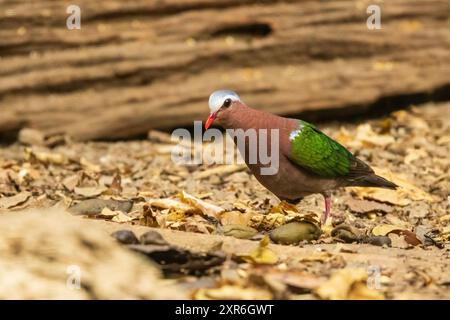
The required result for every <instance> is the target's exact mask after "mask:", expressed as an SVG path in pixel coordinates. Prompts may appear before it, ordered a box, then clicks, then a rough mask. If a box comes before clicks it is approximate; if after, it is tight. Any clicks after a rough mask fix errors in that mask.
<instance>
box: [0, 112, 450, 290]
mask: <svg viewBox="0 0 450 320" xmlns="http://www.w3.org/2000/svg"><path fill="white" fill-rule="evenodd" d="M319 127H320V128H321V129H323V130H324V132H326V133H327V134H329V135H331V136H332V137H334V138H336V139H337V140H338V141H340V142H341V143H342V144H344V145H345V146H347V147H348V148H349V149H350V150H351V151H352V152H354V153H355V154H356V155H357V156H358V157H360V158H361V159H363V160H365V161H367V162H368V163H369V164H370V165H371V166H373V167H374V168H375V169H376V171H377V172H378V173H379V174H381V175H383V176H385V177H386V178H388V179H390V180H392V181H394V182H396V183H397V184H399V185H400V186H401V188H399V189H398V190H397V191H390V190H376V189H370V188H348V189H346V190H338V191H336V192H335V194H334V202H333V211H334V212H335V213H337V214H339V215H340V218H337V219H334V221H333V224H332V225H331V224H327V225H320V223H319V217H320V215H321V214H322V210H323V200H322V198H321V196H320V195H313V196H309V197H307V198H305V199H304V200H303V201H302V202H300V203H299V204H298V205H297V206H290V205H287V204H280V203H279V201H278V200H277V199H276V198H275V197H274V196H273V195H272V194H271V193H270V192H269V191H267V190H265V189H264V188H263V187H262V186H261V185H259V183H258V182H257V181H256V180H255V178H254V177H252V176H251V175H250V173H249V171H248V170H247V169H246V167H245V166H243V165H239V164H237V165H177V164H175V163H174V162H173V161H172V160H171V152H172V150H173V148H174V144H173V142H171V141H170V135H168V134H166V133H162V132H155V131H152V132H150V133H149V139H148V140H139V141H123V142H87V143H77V142H72V141H71V140H70V139H69V138H68V137H65V136H59V135H53V136H45V135H43V134H40V133H39V132H37V131H34V130H29V129H24V130H22V131H21V132H20V135H19V142H17V143H14V144H12V145H8V146H6V145H5V146H2V147H1V148H0V168H1V170H0V214H3V215H6V214H13V212H15V211H21V210H24V209H27V208H40V209H43V208H44V209H45V208H50V207H54V206H57V207H58V208H67V209H68V210H69V211H70V212H71V213H72V215H74V216H77V217H81V218H83V219H85V220H87V222H89V223H91V224H92V225H96V226H98V227H99V228H101V229H102V230H104V231H105V232H104V236H105V237H106V238H110V236H109V234H110V233H112V232H114V231H118V230H124V229H126V230H132V231H133V232H134V233H135V234H136V235H137V236H140V235H142V234H143V233H145V232H147V231H149V230H157V231H158V232H159V234H160V235H161V236H162V237H163V239H160V238H158V236H157V235H156V236H155V234H154V233H151V234H152V237H153V238H152V239H150V240H145V241H144V240H143V238H141V240H140V244H138V243H137V242H136V241H135V240H130V237H131V235H130V234H127V237H128V238H127V237H124V236H123V234H124V233H123V232H122V233H119V234H117V233H116V235H115V237H116V238H118V239H119V240H120V241H121V242H122V243H126V244H124V245H126V246H127V247H128V248H129V249H131V250H133V251H136V252H138V253H140V254H144V255H145V256H147V257H149V258H150V259H151V260H153V261H156V262H157V263H158V264H159V266H160V268H161V270H162V271H163V274H164V276H165V277H166V278H168V279H172V280H171V281H173V282H174V283H175V284H176V285H178V286H180V287H182V288H183V289H184V290H186V291H187V292H188V295H189V296H190V297H192V298H195V299H220V298H238V299H239V298H243V299H418V298H423V299H449V298H450V288H449V286H450V272H449V270H450V268H449V267H450V260H449V258H450V245H449V236H450V223H449V221H450V212H449V208H450V196H449V184H448V181H449V177H450V174H449V167H450V161H449V158H448V155H449V151H450V104H449V103H440V104H439V103H437V104H432V103H430V104H427V105H421V106H415V107H411V108H409V109H408V110H404V111H396V112H394V113H392V114H390V115H388V116H386V117H383V118H379V119H370V120H367V119H366V120H361V121H358V122H356V123H345V124H343V123H342V122H340V123H339V124H338V123H325V124H320V125H319ZM105 221H106V222H105ZM286 226H290V228H286ZM180 231H182V232H180ZM267 235H269V236H270V238H269V237H268V236H267ZM17 236H18V237H20V235H17ZM155 237H156V238H155ZM127 239H128V240H127ZM112 240H113V239H112V238H111V241H112ZM165 241H167V242H168V243H166V242H165ZM268 242H270V244H269V243H268ZM275 242H277V243H278V244H275ZM287 243H293V244H291V245H287ZM180 257H181V258H180ZM49 263H51V262H49Z"/></svg>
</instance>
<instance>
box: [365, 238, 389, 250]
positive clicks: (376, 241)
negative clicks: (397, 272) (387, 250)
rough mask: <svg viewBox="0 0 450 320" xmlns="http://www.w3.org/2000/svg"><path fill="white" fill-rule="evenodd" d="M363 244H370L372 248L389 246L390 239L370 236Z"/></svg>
mask: <svg viewBox="0 0 450 320" xmlns="http://www.w3.org/2000/svg"><path fill="white" fill-rule="evenodd" d="M364 242H367V243H370V244H372V245H374V246H380V247H382V246H388V247H390V246H391V242H392V241H391V239H390V238H389V237H388V236H371V237H367V238H366V239H365V241H364Z"/></svg>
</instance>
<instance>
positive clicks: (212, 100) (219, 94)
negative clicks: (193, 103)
mask: <svg viewBox="0 0 450 320" xmlns="http://www.w3.org/2000/svg"><path fill="white" fill-rule="evenodd" d="M227 99H231V101H240V100H241V99H240V98H239V96H238V95H237V93H236V92H234V91H231V90H217V91H214V92H213V93H212V94H211V95H210V96H209V111H210V112H211V113H214V112H217V111H218V110H219V109H220V107H221V106H222V105H223V102H224V101H225V100H227Z"/></svg>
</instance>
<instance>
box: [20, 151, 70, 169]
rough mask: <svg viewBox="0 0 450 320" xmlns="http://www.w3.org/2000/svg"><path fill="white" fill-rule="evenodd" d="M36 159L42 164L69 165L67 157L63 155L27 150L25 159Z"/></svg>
mask: <svg viewBox="0 0 450 320" xmlns="http://www.w3.org/2000/svg"><path fill="white" fill-rule="evenodd" d="M33 158H34V159H36V160H38V161H40V162H42V163H48V164H54V165H64V164H67V162H68V159H67V157H66V156H65V155H63V154H61V153H52V152H46V151H34V150H32V149H31V148H25V154H24V159H25V160H26V161H30V160H31V159H33Z"/></svg>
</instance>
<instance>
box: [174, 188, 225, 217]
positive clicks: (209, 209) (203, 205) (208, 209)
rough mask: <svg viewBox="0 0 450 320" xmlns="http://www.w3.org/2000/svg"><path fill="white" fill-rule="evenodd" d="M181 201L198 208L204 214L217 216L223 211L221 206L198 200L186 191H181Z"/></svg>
mask: <svg viewBox="0 0 450 320" xmlns="http://www.w3.org/2000/svg"><path fill="white" fill-rule="evenodd" d="M180 198H181V201H183V202H185V203H187V204H189V205H191V206H193V207H195V208H198V209H199V210H200V211H201V212H202V213H203V214H204V215H207V216H211V217H214V218H218V217H219V214H220V213H221V212H223V211H224V209H223V208H221V207H219V206H216V205H214V204H210V203H208V202H206V201H203V200H200V199H198V198H196V197H194V196H192V195H190V194H188V193H186V192H184V191H183V192H182V193H181V195H180Z"/></svg>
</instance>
